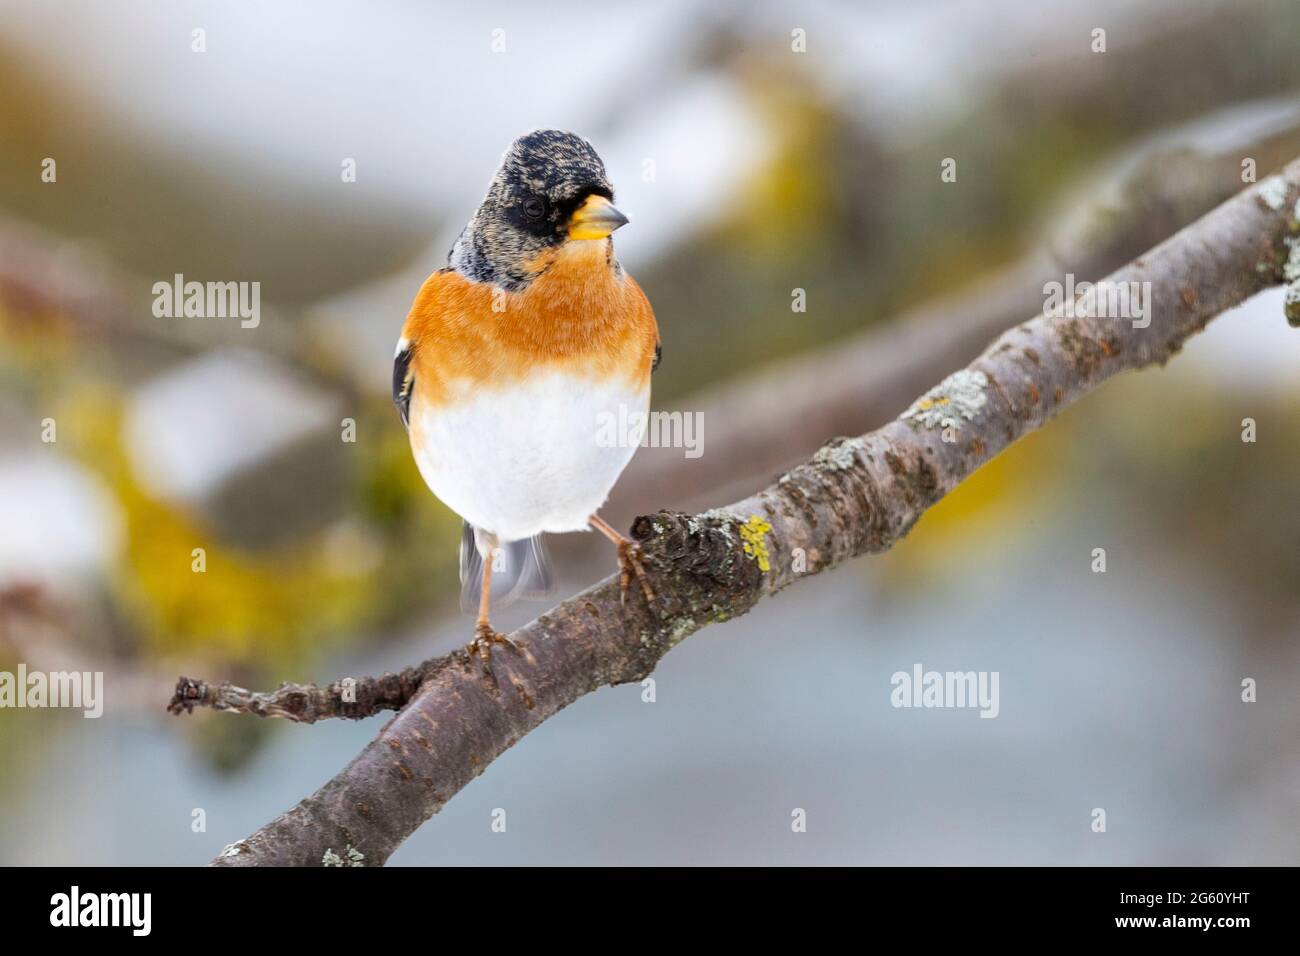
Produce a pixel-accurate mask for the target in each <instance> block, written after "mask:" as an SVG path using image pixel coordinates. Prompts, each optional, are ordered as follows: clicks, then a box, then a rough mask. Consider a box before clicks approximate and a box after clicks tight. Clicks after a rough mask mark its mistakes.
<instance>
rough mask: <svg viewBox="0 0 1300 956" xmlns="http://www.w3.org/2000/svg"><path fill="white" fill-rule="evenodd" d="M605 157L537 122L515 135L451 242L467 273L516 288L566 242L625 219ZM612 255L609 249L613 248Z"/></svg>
mask: <svg viewBox="0 0 1300 956" xmlns="http://www.w3.org/2000/svg"><path fill="white" fill-rule="evenodd" d="M613 199H614V186H613V184H612V183H610V181H609V177H608V176H606V175H605V164H604V163H602V162H601V161H600V157H599V156H598V155H596V150H595V149H593V148H592V145H591V144H590V143H588V142H587V141H586V140H585V139H583V138H582V137H581V136H577V135H575V134H573V133H566V132H563V131H561V130H553V129H542V130H536V131H534V132H532V133H528V134H527V135H525V136H521V137H519V139H517V140H515V141H514V142H513V143H512V144H511V145H510V148H509V149H508V150H506V154H505V156H503V157H502V159H501V166H500V168H498V169H497V172H496V175H495V176H493V177H492V184H491V185H490V186H489V187H488V193H487V197H486V198H485V199H484V200H483V203H482V205H480V206H479V207H478V211H477V212H475V213H474V218H473V219H471V220H470V221H469V225H467V226H466V227H465V229H464V231H463V232H462V233H461V234H460V238H459V239H457V240H456V245H455V246H454V247H453V248H452V250H451V256H450V265H451V267H452V268H453V269H455V270H456V271H457V272H459V273H461V274H462V275H464V276H465V277H466V278H469V279H473V280H474V281H476V282H488V283H491V284H493V285H497V286H500V287H502V288H504V289H506V290H507V291H510V292H519V291H522V290H523V289H524V288H526V287H527V285H528V283H529V282H531V281H532V280H533V279H535V278H537V276H538V275H540V274H541V273H542V272H543V271H544V270H545V263H546V260H547V256H546V253H547V252H549V251H553V250H556V249H558V248H560V247H561V246H563V245H564V244H565V243H567V242H572V241H578V242H584V241H589V240H604V239H607V238H608V237H609V235H610V234H611V233H612V232H613V231H614V230H615V229H617V228H618V227H619V226H622V225H623V224H625V223H626V222H627V217H625V216H624V215H623V214H622V213H620V212H619V211H618V210H617V209H615V208H614V205H613V202H612V200H613ZM611 261H612V256H611Z"/></svg>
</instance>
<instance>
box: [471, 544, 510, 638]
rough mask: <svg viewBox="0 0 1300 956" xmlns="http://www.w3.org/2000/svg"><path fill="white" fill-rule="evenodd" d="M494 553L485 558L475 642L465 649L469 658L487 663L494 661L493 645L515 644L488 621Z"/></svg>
mask: <svg viewBox="0 0 1300 956" xmlns="http://www.w3.org/2000/svg"><path fill="white" fill-rule="evenodd" d="M493 558H494V556H493V553H492V552H491V551H489V552H488V553H487V554H486V555H484V556H483V593H482V594H481V595H480V596H479V599H478V620H477V621H475V622H474V640H473V641H471V642H470V644H469V645H468V646H467V647H466V648H465V650H467V651H469V656H470V657H474V656H476V655H477V656H478V657H481V658H483V660H485V661H490V660H492V645H493V644H506V645H508V646H509V647H512V648H513V647H514V646H515V645H514V642H513V641H511V640H510V638H508V637H506V636H505V635H504V634H501V633H500V632H498V631H495V630H493V629H492V625H491V623H490V622H489V621H488V606H489V605H490V604H491V601H492V561H493Z"/></svg>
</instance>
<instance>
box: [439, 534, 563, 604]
mask: <svg viewBox="0 0 1300 956" xmlns="http://www.w3.org/2000/svg"><path fill="white" fill-rule="evenodd" d="M484 560H489V561H491V562H492V595H491V601H492V606H493V607H505V606H506V605H507V604H513V603H514V602H515V601H517V600H519V599H520V598H529V599H536V598H544V597H547V596H549V595H550V594H552V593H553V592H554V591H555V576H554V575H553V574H552V573H551V559H550V558H549V557H548V556H547V554H546V548H545V546H544V545H543V544H542V536H541V535H540V534H538V535H534V536H533V537H531V538H524V539H523V540H522V541H506V542H500V543H498V541H497V539H496V536H495V535H490V534H486V533H485V532H483V531H482V530H480V529H478V528H475V527H474V526H473V525H472V524H470V523H469V522H468V521H466V522H465V525H464V527H463V528H462V529H461V534H460V609H461V610H462V611H464V612H465V613H467V614H477V613H478V605H479V598H480V597H481V596H482V594H483V562H484Z"/></svg>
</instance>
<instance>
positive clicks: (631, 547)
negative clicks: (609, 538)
mask: <svg viewBox="0 0 1300 956" xmlns="http://www.w3.org/2000/svg"><path fill="white" fill-rule="evenodd" d="M633 577H635V578H636V580H637V583H638V584H639V585H641V593H642V594H644V595H645V601H646V604H649V605H651V607H653V606H654V603H655V592H654V588H652V587H650V579H649V577H647V576H646V573H645V566H644V565H643V564H642V563H641V546H640V545H639V544H637V543H636V542H635V541H629V540H628V539H627V538H623V539H622V540H620V541H619V542H618V588H619V600H620V602H621V603H623V604H626V603H627V589H628V587H629V586H631V584H632V578H633Z"/></svg>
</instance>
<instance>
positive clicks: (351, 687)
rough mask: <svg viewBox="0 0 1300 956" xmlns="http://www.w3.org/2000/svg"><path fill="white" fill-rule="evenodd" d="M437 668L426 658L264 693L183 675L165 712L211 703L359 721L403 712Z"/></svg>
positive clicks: (298, 719)
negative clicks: (394, 670) (393, 669)
mask: <svg viewBox="0 0 1300 956" xmlns="http://www.w3.org/2000/svg"><path fill="white" fill-rule="evenodd" d="M436 667H437V662H436V661H425V662H424V663H422V664H416V665H415V666H413V667H407V668H405V669H404V670H402V671H401V672H400V673H398V674H383V675H382V676H380V677H357V678H352V677H344V678H340V679H339V680H336V681H335V682H334V683H332V684H330V685H328V686H327V687H320V686H318V685H316V684H289V683H284V684H281V685H280V686H279V688H278V689H276V690H273V691H266V692H259V691H251V690H248V689H246V688H243V687H237V686H235V685H234V684H232V683H230V681H222V682H221V683H219V684H210V683H208V682H207V681H204V680H195V679H194V678H191V677H182V678H180V680H178V681H177V682H176V691H175V693H173V694H172V699H171V701H170V702H169V703H168V704H167V712H168V713H170V714H179V713H181V712H182V711H184V712H185V713H187V714H188V713H192V712H193V711H194V708H195V707H211V708H212V709H213V710H229V711H234V712H235V713H237V714H256V715H257V716H258V717H283V718H285V719H286V720H292V721H294V722H295V723H300V724H314V723H316V721H318V720H327V719H328V718H330V717H343V718H346V719H348V720H361V719H362V718H365V717H373V716H374V715H375V714H377V713H379V712H380V711H384V710H401V709H402V707H404V706H405V705H406V702H407V701H409V700H410V699H411V698H412V697H414V696H415V692H416V691H417V690H419V689H420V685H421V684H422V683H423V682H424V679H425V678H426V677H427V676H428V675H429V673H431V671H432V670H433V669H435V668H436Z"/></svg>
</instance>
